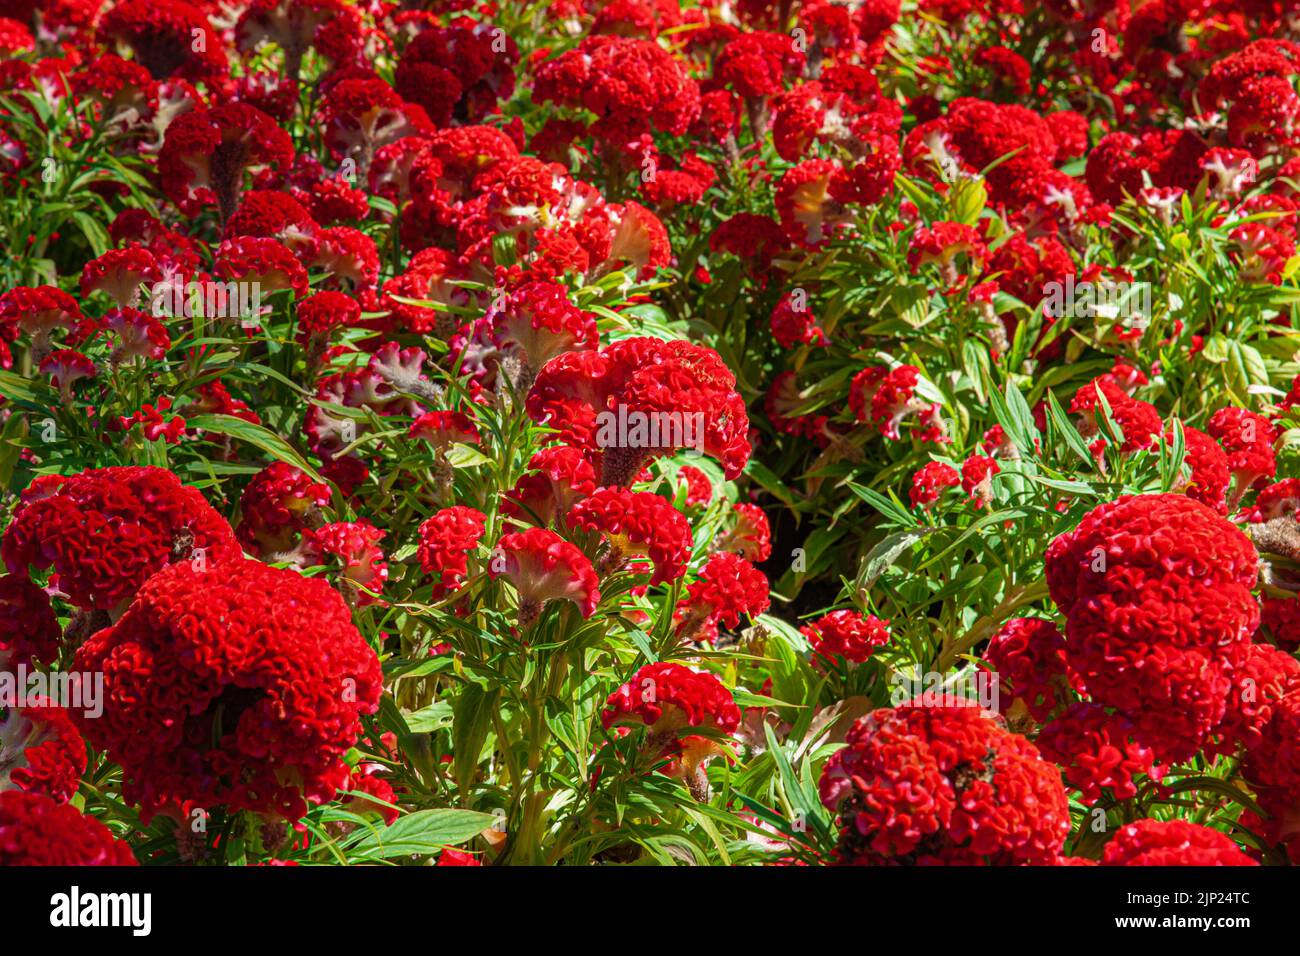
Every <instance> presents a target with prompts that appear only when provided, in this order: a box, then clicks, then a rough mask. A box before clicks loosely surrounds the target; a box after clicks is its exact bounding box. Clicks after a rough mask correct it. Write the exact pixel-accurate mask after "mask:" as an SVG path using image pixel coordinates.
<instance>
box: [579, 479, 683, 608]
mask: <svg viewBox="0 0 1300 956" xmlns="http://www.w3.org/2000/svg"><path fill="white" fill-rule="evenodd" d="M565 522H566V523H567V524H568V525H569V526H570V527H573V528H583V529H585V530H587V531H598V532H600V533H601V534H603V535H604V537H605V540H606V542H607V543H608V544H609V548H610V552H609V556H608V557H607V558H604V559H602V561H601V565H602V567H603V568H604V567H608V568H611V569H612V568H618V567H621V566H623V565H624V564H626V562H627V561H628V559H629V558H631V557H634V556H635V557H648V558H649V559H650V561H651V562H652V563H653V564H654V573H653V574H652V575H651V577H650V583H651V584H652V585H654V584H663V583H665V582H667V581H673V580H676V579H677V578H680V577H681V576H682V575H683V574H685V573H686V566H687V564H688V563H689V562H690V559H691V543H692V542H691V526H690V523H689V522H687V520H686V517H685V516H684V515H683V514H682V513H681V512H680V511H678V510H677V509H676V508H674V507H673V506H672V503H671V502H669V501H668V499H666V498H663V497H661V496H659V495H656V494H651V493H650V492H648V491H628V490H627V489H626V488H617V487H615V488H597V489H596V490H595V491H594V492H592V493H591V494H590V495H588V496H587V497H586V498H583V499H582V500H581V501H579V502H577V503H576V504H575V505H574V506H573V507H572V508H570V509H569V511H568V514H567V516H566V518H565ZM635 570H639V568H637V569H635Z"/></svg>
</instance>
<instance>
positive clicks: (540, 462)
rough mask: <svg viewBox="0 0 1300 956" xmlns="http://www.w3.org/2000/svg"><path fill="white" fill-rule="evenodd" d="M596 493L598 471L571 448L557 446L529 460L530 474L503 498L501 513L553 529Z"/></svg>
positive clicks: (576, 450)
mask: <svg viewBox="0 0 1300 956" xmlns="http://www.w3.org/2000/svg"><path fill="white" fill-rule="evenodd" d="M595 490H596V471H595V469H594V468H593V467H592V465H591V462H590V461H588V460H587V457H586V456H585V455H584V454H583V453H582V452H581V451H580V450H579V449H577V448H574V447H572V446H571V445H553V446H551V447H550V448H543V449H542V450H541V451H539V452H537V453H536V454H534V455H533V457H532V458H531V459H530V460H529V462H528V473H527V474H525V475H524V476H523V477H521V478H520V479H519V480H518V481H517V482H515V486H514V488H513V489H511V490H510V491H508V492H506V493H505V495H504V496H503V500H502V503H501V512H502V514H504V515H506V516H507V517H512V518H522V519H526V520H529V521H536V522H537V523H539V524H541V525H549V524H552V523H554V522H555V521H556V520H557V519H559V518H561V517H563V516H564V515H565V514H567V513H568V511H569V509H570V508H572V507H573V506H574V504H575V503H576V502H578V501H580V500H581V499H583V498H585V497H587V496H588V495H590V494H591V493H592V492H593V491H595Z"/></svg>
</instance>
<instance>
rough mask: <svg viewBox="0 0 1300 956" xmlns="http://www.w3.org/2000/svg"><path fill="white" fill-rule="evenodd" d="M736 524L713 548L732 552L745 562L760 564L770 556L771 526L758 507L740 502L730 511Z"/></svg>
mask: <svg viewBox="0 0 1300 956" xmlns="http://www.w3.org/2000/svg"><path fill="white" fill-rule="evenodd" d="M732 510H733V511H734V512H735V515H736V523H735V525H734V526H733V527H732V529H731V530H730V531H728V532H727V533H726V534H725V535H723V536H722V537H720V538H719V539H718V540H717V542H716V544H715V547H716V548H717V550H719V551H734V552H735V553H736V554H738V555H740V556H741V557H742V558H744V559H745V560H746V561H750V562H754V563H757V564H761V563H762V562H764V561H766V560H767V559H768V558H770V557H771V556H772V526H771V524H769V523H768V520H767V515H765V514H764V513H763V509H762V508H760V507H759V506H758V505H754V504H750V503H749V502H747V501H742V502H740V503H739V504H737V505H735V506H734V508H733V509H732Z"/></svg>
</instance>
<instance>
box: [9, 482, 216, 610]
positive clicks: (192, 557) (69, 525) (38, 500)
mask: <svg viewBox="0 0 1300 956" xmlns="http://www.w3.org/2000/svg"><path fill="white" fill-rule="evenodd" d="M30 490H34V489H29V491H30ZM0 552H3V554H4V559H5V564H6V565H8V567H9V570H10V572H12V573H15V574H19V573H21V574H25V573H26V572H27V569H28V568H29V567H32V568H37V569H44V568H49V567H53V568H54V570H55V572H57V573H58V575H59V589H60V590H61V591H63V592H64V593H66V594H67V596H68V601H69V602H70V603H72V604H75V605H77V606H78V607H82V608H87V609H90V608H94V609H100V610H113V609H115V608H120V607H121V606H123V605H124V604H125V602H127V601H129V600H130V598H131V597H132V596H133V595H134V594H135V592H136V591H137V590H138V589H139V588H140V586H141V585H143V584H144V583H145V581H147V580H148V579H149V577H150V576H151V575H152V574H153V573H154V572H155V571H158V570H159V569H160V568H163V567H165V566H166V565H168V564H170V563H173V562H185V563H190V562H194V563H200V564H201V563H204V562H206V564H208V565H214V564H217V563H219V562H222V561H225V560H227V559H230V558H238V557H239V554H240V549H239V545H238V544H237V543H236V541H235V535H234V532H232V531H231V530H230V526H229V525H228V524H227V523H226V520H225V519H224V518H222V517H221V515H219V514H217V512H216V511H214V510H213V509H212V507H211V506H210V505H209V504H208V503H207V502H206V501H205V500H204V499H203V495H202V494H200V493H199V492H198V491H197V490H196V489H194V488H191V487H189V486H188V485H183V484H181V482H180V479H178V478H177V477H176V476H175V475H173V474H172V473H171V472H169V471H167V470H166V469H164V468H153V467H124V468H99V469H91V470H88V471H84V472H82V473H81V474H78V475H71V476H69V477H67V478H63V479H61V480H60V481H59V482H58V483H57V484H55V485H53V486H52V487H48V488H47V487H42V488H41V490H40V496H32V497H28V496H26V495H25V496H24V498H23V500H22V501H21V502H20V503H19V505H18V508H17V509H16V510H15V512H14V519H13V522H12V523H11V524H10V525H9V527H8V528H7V529H6V530H5V533H4V538H3V540H2V541H0Z"/></svg>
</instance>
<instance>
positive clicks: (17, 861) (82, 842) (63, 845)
mask: <svg viewBox="0 0 1300 956" xmlns="http://www.w3.org/2000/svg"><path fill="white" fill-rule="evenodd" d="M135 865H136V862H135V856H134V855H133V854H132V853H131V847H130V846H129V845H128V844H127V843H125V842H124V841H121V840H118V839H116V838H115V837H114V836H113V834H112V833H111V832H109V829H108V827H106V826H104V824H102V823H100V822H99V821H98V820H96V819H94V818H93V817H87V816H83V815H82V813H81V812H80V811H79V810H77V808H76V807H73V806H70V805H68V804H66V803H56V802H55V801H53V800H51V799H50V798H49V797H47V796H44V795H42V794H38V793H25V792H23V791H21V790H4V791H0V866H135Z"/></svg>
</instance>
